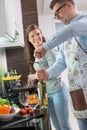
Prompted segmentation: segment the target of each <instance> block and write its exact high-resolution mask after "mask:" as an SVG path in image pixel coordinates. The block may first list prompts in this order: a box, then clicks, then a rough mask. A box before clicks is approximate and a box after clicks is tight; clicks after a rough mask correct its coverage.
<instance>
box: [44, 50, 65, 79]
mask: <svg viewBox="0 0 87 130" xmlns="http://www.w3.org/2000/svg"><path fill="white" fill-rule="evenodd" d="M66 67H67V66H66V62H65V58H64V55H63V52H62V50H60V51H59V53H58V56H57V59H56V62H55V63H54V64H53V66H52V67H50V68H49V69H48V70H47V72H48V74H49V78H54V77H56V76H58V75H60V74H61V72H63V71H64V70H65V69H66Z"/></svg>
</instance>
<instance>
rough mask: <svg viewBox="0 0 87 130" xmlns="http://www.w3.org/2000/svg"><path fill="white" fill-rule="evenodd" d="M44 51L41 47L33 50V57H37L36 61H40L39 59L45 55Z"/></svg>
mask: <svg viewBox="0 0 87 130" xmlns="http://www.w3.org/2000/svg"><path fill="white" fill-rule="evenodd" d="M46 52H47V51H46V50H45V48H43V47H40V48H38V49H35V51H34V56H35V57H37V58H38V59H40V58H41V57H43V56H44V55H45V54H46Z"/></svg>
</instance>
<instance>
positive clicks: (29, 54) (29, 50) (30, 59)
mask: <svg viewBox="0 0 87 130" xmlns="http://www.w3.org/2000/svg"><path fill="white" fill-rule="evenodd" d="M35 29H39V30H40V28H39V27H38V26H37V25H35V24H31V25H29V26H28V27H27V28H26V30H25V45H24V58H25V60H26V63H27V65H29V67H30V70H31V71H33V70H34V68H33V63H34V60H35V57H34V50H35V48H34V46H33V45H32V44H31V42H29V37H28V36H29V33H30V32H31V31H32V30H35ZM40 32H41V30H40ZM41 33H42V32H41ZM42 37H43V42H45V41H46V40H45V37H44V36H42Z"/></svg>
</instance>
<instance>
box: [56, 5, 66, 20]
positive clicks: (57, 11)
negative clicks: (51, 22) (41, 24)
mask: <svg viewBox="0 0 87 130" xmlns="http://www.w3.org/2000/svg"><path fill="white" fill-rule="evenodd" d="M65 5H66V3H65V4H63V5H61V6H60V7H59V8H58V9H57V10H56V12H55V15H54V18H56V17H57V16H58V13H59V11H60V10H61V9H62V8H63V7H64V6H65Z"/></svg>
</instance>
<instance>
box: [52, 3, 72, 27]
mask: <svg viewBox="0 0 87 130" xmlns="http://www.w3.org/2000/svg"><path fill="white" fill-rule="evenodd" d="M70 9H71V6H70V5H69V3H64V4H61V5H60V4H58V3H56V4H55V5H54V7H53V10H52V11H53V14H54V17H55V18H56V19H58V20H60V21H61V22H63V23H64V24H69V23H70V21H71V14H70V13H71V11H70Z"/></svg>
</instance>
